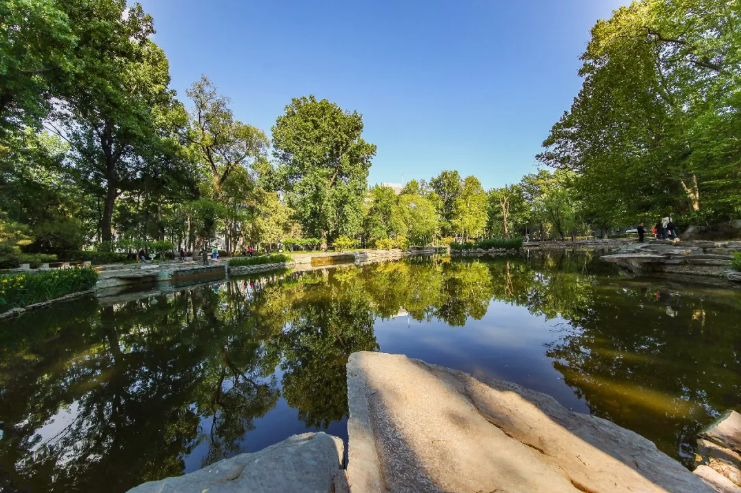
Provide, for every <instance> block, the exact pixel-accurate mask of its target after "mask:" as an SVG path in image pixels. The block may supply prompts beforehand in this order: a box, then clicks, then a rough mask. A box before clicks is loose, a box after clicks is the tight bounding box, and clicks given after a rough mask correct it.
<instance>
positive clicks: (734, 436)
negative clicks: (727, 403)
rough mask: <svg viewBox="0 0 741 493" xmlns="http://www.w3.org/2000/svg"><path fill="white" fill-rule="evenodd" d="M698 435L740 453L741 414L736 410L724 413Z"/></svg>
mask: <svg viewBox="0 0 741 493" xmlns="http://www.w3.org/2000/svg"><path fill="white" fill-rule="evenodd" d="M700 436H701V437H702V438H704V439H706V440H710V441H711V442H714V443H717V444H718V445H720V446H722V447H725V448H729V449H731V450H733V451H734V452H736V453H741V414H739V413H737V412H736V411H731V412H729V413H726V414H724V415H723V416H722V417H721V418H720V419H719V420H718V421H716V422H715V423H713V424H712V425H711V426H710V427H708V428H707V429H706V430H704V431H703V432H702V433H701V434H700Z"/></svg>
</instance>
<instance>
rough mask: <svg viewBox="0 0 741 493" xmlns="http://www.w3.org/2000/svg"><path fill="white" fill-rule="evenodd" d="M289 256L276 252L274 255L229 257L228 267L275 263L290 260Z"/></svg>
mask: <svg viewBox="0 0 741 493" xmlns="http://www.w3.org/2000/svg"><path fill="white" fill-rule="evenodd" d="M290 261H291V257H289V256H288V255H283V254H282V253H276V254H275V255H262V256H260V257H234V258H231V259H229V267H244V266H247V265H263V264H277V263H282V262H290Z"/></svg>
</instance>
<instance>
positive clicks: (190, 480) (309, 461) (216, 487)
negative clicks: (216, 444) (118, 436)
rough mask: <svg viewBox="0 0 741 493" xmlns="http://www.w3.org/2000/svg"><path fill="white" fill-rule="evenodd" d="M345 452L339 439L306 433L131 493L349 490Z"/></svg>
mask: <svg viewBox="0 0 741 493" xmlns="http://www.w3.org/2000/svg"><path fill="white" fill-rule="evenodd" d="M343 451H344V447H343V443H342V440H341V439H339V438H336V437H333V436H332V435H327V434H326V433H304V434H303V435H294V436H292V437H289V438H287V439H285V440H283V441H282V442H280V443H277V444H275V445H272V446H270V447H267V448H265V449H263V450H261V451H259V452H254V453H251V454H240V455H237V456H235V457H232V458H231V459H225V460H222V461H220V462H217V463H215V464H212V465H210V466H208V467H205V468H203V469H201V470H199V471H195V472H192V473H190V474H186V475H184V476H179V477H175V478H167V479H163V480H161V481H151V482H149V483H144V484H142V485H139V486H137V487H136V488H133V489H131V490H129V492H128V493H203V492H208V493H246V492H260V493H273V492H274V493H287V492H291V493H293V492H296V493H319V492H321V493H325V492H327V493H329V492H334V491H343V486H342V483H343V481H344V473H343V471H342V469H341V462H342V457H343ZM335 482H337V484H336V485H335ZM345 491H346V489H345Z"/></svg>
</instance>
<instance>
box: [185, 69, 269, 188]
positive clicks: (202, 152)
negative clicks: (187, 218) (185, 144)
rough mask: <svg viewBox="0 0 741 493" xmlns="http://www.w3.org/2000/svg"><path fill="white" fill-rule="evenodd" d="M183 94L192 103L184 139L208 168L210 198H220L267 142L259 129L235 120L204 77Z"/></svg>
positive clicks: (224, 101)
mask: <svg viewBox="0 0 741 493" xmlns="http://www.w3.org/2000/svg"><path fill="white" fill-rule="evenodd" d="M186 94H187V95H188V97H189V98H190V99H191V100H192V101H193V111H192V113H191V115H190V120H191V122H190V129H189V130H188V132H187V140H188V141H189V142H190V143H191V144H192V145H193V146H194V147H195V149H196V153H197V155H198V161H199V162H200V163H202V164H204V165H205V166H206V168H207V174H208V176H210V178H211V183H212V187H213V198H214V199H220V198H221V196H222V192H223V188H224V183H225V182H226V181H227V179H228V178H229V176H230V175H231V174H232V173H234V172H235V170H237V169H238V168H240V167H242V168H244V167H247V166H248V165H250V164H251V163H253V162H254V161H256V160H257V159H258V158H259V157H260V156H262V155H264V154H265V150H266V149H267V146H268V140H267V137H265V134H264V133H263V131H262V130H260V129H258V128H256V127H253V126H252V125H247V124H244V123H242V122H240V121H238V120H235V119H234V114H233V113H232V110H231V109H229V99H228V98H226V97H224V96H219V94H218V93H217V92H216V88H215V87H214V86H213V84H212V83H211V81H210V80H208V78H207V77H206V76H205V75H203V76H201V80H200V81H198V82H195V83H194V84H193V85H192V86H191V87H190V89H188V90H187V91H186Z"/></svg>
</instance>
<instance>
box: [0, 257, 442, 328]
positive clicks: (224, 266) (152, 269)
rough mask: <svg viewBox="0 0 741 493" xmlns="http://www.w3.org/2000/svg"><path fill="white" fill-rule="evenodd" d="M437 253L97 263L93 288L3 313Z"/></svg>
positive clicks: (2, 316)
mask: <svg viewBox="0 0 741 493" xmlns="http://www.w3.org/2000/svg"><path fill="white" fill-rule="evenodd" d="M436 253H438V250H437V249H435V248H410V249H409V250H406V251H402V250H399V249H394V250H358V251H352V252H322V253H305V254H294V255H293V257H292V260H291V261H289V262H277V263H272V264H258V265H248V266H238V267H231V266H229V265H228V263H227V262H225V261H223V260H216V261H214V260H212V259H208V263H207V264H206V265H204V264H203V263H200V262H195V261H192V260H191V261H185V262H166V263H158V264H110V265H101V266H97V267H96V270H97V271H98V282H97V284H96V285H95V288H94V289H93V290H88V291H84V292H79V293H73V294H71V295H67V296H64V297H61V298H56V299H52V300H48V301H45V302H42V303H36V304H33V305H28V306H24V307H22V308H15V309H12V310H9V311H7V312H5V313H2V314H0V320H3V319H11V318H14V317H17V316H19V315H21V314H23V313H26V312H28V311H33V310H37V309H40V308H44V307H46V306H48V305H50V304H52V303H55V302H61V301H68V300H71V299H74V298H78V297H81V296H85V295H90V294H94V295H95V296H97V297H98V298H102V299H117V298H118V297H119V296H121V295H123V298H124V299H131V298H132V297H137V296H139V297H141V296H146V295H151V294H153V293H158V292H171V291H173V290H174V288H173V286H180V287H182V286H183V285H186V284H188V285H192V284H200V283H204V282H211V281H221V280H224V279H228V278H229V276H242V275H251V274H258V273H264V272H273V271H279V270H284V269H295V270H297V271H304V270H312V269H315V268H318V267H327V266H331V265H341V264H354V265H358V266H361V265H367V264H371V263H375V262H385V261H389V260H399V259H402V258H406V257H411V256H417V255H433V254H436ZM24 272H25V271H24ZM147 286H151V287H153V289H149V290H146V287H147ZM137 287H139V288H143V290H142V291H141V293H130V292H131V291H132V290H136V289H137ZM127 293H129V294H127Z"/></svg>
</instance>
